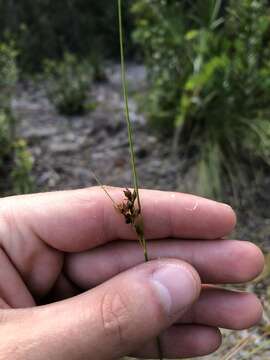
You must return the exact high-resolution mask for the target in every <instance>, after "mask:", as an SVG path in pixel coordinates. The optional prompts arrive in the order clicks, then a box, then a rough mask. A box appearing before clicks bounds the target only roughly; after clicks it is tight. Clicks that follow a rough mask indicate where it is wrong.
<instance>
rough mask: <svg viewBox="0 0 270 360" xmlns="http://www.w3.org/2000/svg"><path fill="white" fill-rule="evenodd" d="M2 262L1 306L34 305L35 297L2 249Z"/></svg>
mask: <svg viewBox="0 0 270 360" xmlns="http://www.w3.org/2000/svg"><path fill="white" fill-rule="evenodd" d="M0 264H1V265H0V298H1V300H0V308H6V307H20V308H21V307H22V308H23V307H30V306H34V305H35V302H34V299H33V297H32V296H31V294H30V292H29V291H28V289H27V287H26V286H25V284H24V282H23V280H22V279H21V277H20V275H19V274H18V272H17V271H16V269H15V268H14V266H13V264H11V262H10V260H9V258H8V257H7V256H6V254H5V253H4V252H3V250H2V249H0Z"/></svg>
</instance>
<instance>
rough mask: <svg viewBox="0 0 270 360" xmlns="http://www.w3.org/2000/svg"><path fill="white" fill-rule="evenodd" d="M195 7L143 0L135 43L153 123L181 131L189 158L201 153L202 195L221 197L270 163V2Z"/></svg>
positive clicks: (242, 0) (215, 1)
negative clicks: (143, 65)
mask: <svg viewBox="0 0 270 360" xmlns="http://www.w3.org/2000/svg"><path fill="white" fill-rule="evenodd" d="M190 4H191V3H190V2H188V1H181V2H171V1H169V0H165V1H164V0H162V1H161V0H152V1H151V0H138V1H135V4H134V7H133V11H134V12H135V14H136V15H137V18H138V20H137V27H138V30H137V31H136V33H135V38H136V40H137V41H138V42H139V43H140V44H141V45H142V46H143V48H144V49H145V56H146V61H147V64H148V70H149V79H150V84H151V88H152V89H151V90H153V92H151V94H150V95H149V98H148V102H147V104H148V105H149V107H148V109H149V115H150V118H151V119H152V121H154V122H156V123H157V124H158V125H159V127H164V126H165V127H166V128H170V129H172V130H173V131H174V137H175V142H174V143H175V148H177V149H179V147H180V150H182V153H184V154H185V155H186V157H187V158H188V159H190V156H191V154H192V155H193V154H195V156H194V155H193V156H194V158H195V161H196V164H197V169H198V172H199V176H198V179H199V183H198V187H199V188H200V192H203V193H204V194H208V195H211V196H215V197H217V196H220V194H221V193H222V189H223V188H224V184H225V183H228V180H229V182H230V184H231V185H232V189H233V190H234V191H235V192H236V191H237V188H239V185H240V187H241V185H245V184H246V180H247V178H248V177H249V176H251V175H252V176H253V178H254V176H256V172H254V173H253V174H251V170H252V169H255V168H256V167H258V161H259V163H260V162H261V163H264V164H267V163H268V162H269V160H268V159H269V154H270V153H269V148H270V131H269V130H270V121H269V116H270V106H269V104H270V87H269V86H270V81H269V78H270V77H269V76H270V61H269V55H270V36H269V31H270V23H269V13H270V7H269V5H268V4H267V1H264V0H260V1H258V0H239V1H237V2H235V1H233V0H231V1H228V2H225V5H226V6H222V5H223V4H224V2H222V1H220V0H197V1H194V2H193V4H191V5H190ZM179 141H180V143H179ZM194 150H195V151H194ZM255 163H256V164H257V165H256V167H255ZM247 175H248V177H247ZM249 179H250V177H249ZM226 180H227V182H226Z"/></svg>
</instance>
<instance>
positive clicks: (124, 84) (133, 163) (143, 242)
mask: <svg viewBox="0 0 270 360" xmlns="http://www.w3.org/2000/svg"><path fill="white" fill-rule="evenodd" d="M118 17H119V36H120V55H121V76H122V87H123V95H124V102H125V115H126V116H125V117H126V123H127V129H128V141H129V151H130V161H131V167H132V172H133V183H134V190H135V191H136V194H137V202H138V209H139V214H140V217H141V219H140V220H141V227H142V231H140V235H139V236H138V237H139V243H140V244H141V245H142V247H143V252H144V259H145V262H148V261H149V257H148V251H147V244H146V239H145V237H144V231H143V217H142V207H141V200H140V194H139V181H138V174H137V168H136V160H135V151H134V141H133V129H132V125H131V121H130V115H129V102H128V90H127V80H126V65H125V54H124V34H123V17H122V0H118ZM157 349H158V355H159V359H160V360H162V359H163V352H162V346H161V342H160V338H157Z"/></svg>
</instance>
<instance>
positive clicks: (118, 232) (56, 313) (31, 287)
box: [0, 188, 264, 360]
mask: <svg viewBox="0 0 270 360" xmlns="http://www.w3.org/2000/svg"><path fill="white" fill-rule="evenodd" d="M109 191H110V194H111V195H112V196H113V198H114V199H116V201H117V202H118V201H119V202H121V201H122V199H123V194H122V190H121V189H115V188H112V189H109ZM141 198H142V207H143V215H144V221H145V234H146V237H147V239H149V240H148V248H149V254H150V257H151V258H152V259H155V258H158V260H153V261H150V262H149V263H147V264H144V263H143V254H142V250H141V248H140V247H139V245H138V243H137V241H135V240H136V235H135V234H134V231H133V229H132V228H131V227H130V226H128V225H126V224H125V223H124V219H123V217H122V216H121V215H120V214H118V213H117V212H116V211H115V209H114V208H113V205H112V203H111V201H110V200H109V199H108V198H107V197H106V195H105V194H104V192H103V190H101V189H100V188H90V189H84V190H76V191H66V192H56V193H48V194H37V195H28V196H18V197H11V198H4V199H1V200H0V245H1V248H0V266H1V271H0V297H1V300H0V307H1V310H0V338H1V343H0V359H12V360H21V359H24V360H32V359H33V360H43V359H44V360H45V359H50V360H61V359H72V360H77V359H78V360H82V359H97V360H107V359H117V358H119V357H121V356H124V355H127V354H132V355H134V356H138V357H145V358H155V357H157V349H156V347H155V345H156V342H155V338H156V337H157V336H158V335H159V334H162V335H161V342H162V348H163V352H164V356H165V357H167V358H176V357H192V356H200V355H204V354H208V353H210V352H212V351H214V350H216V349H217V347H218V346H219V345H220V341H221V335H220V332H219V330H218V328H219V327H222V328H228V329H244V328H248V327H250V326H253V325H254V324H256V323H257V322H258V321H259V319H260V317H261V313H262V307H261V305H260V302H259V300H258V299H257V298H256V297H255V295H252V294H247V293H238V292H233V291H228V290H222V289H219V288H217V287H215V286H214V284H225V283H239V282H241V283H242V282H245V281H249V280H251V279H253V278H254V277H256V276H257V275H258V274H259V273H260V272H261V271H262V268H263V263H264V259H263V255H262V253H261V252H260V250H259V249H258V248H257V247H256V246H255V245H253V244H251V243H248V242H242V241H241V242H240V241H231V240H222V238H223V237H224V236H226V235H228V234H229V233H230V232H231V231H232V229H233V228H234V226H235V215H234V213H233V211H232V209H231V208H230V207H229V206H227V205H223V204H219V203H216V202H213V201H210V200H206V199H202V198H198V197H194V196H190V195H184V194H178V193H167V192H157V191H147V190H142V191H141ZM194 239H195V240H194ZM132 240H134V241H132ZM157 240H158V241H157ZM161 257H162V258H161ZM201 283H203V284H208V285H201ZM209 284H212V285H209ZM36 305H39V306H36Z"/></svg>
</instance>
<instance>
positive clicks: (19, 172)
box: [11, 139, 34, 194]
mask: <svg viewBox="0 0 270 360" xmlns="http://www.w3.org/2000/svg"><path fill="white" fill-rule="evenodd" d="M13 149H14V164H13V168H12V171H11V180H12V184H13V192H14V193H15V194H28V193H31V192H32V191H33V189H34V180H33V178H32V176H31V171H32V168H33V159H32V156H31V154H30V152H29V150H28V149H27V143H26V142H25V141H24V140H22V139H20V140H17V141H15V142H14V143H13Z"/></svg>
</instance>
